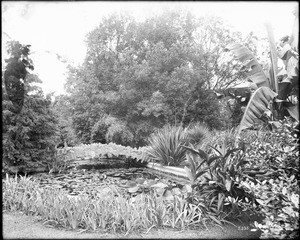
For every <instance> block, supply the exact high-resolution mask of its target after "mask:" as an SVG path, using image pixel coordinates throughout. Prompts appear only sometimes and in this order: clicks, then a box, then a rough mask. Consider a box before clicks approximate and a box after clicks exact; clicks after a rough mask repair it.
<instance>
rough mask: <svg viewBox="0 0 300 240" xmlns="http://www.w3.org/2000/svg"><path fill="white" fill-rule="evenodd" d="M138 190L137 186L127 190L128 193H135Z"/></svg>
mask: <svg viewBox="0 0 300 240" xmlns="http://www.w3.org/2000/svg"><path fill="white" fill-rule="evenodd" d="M139 189H140V187H139V186H135V187H131V188H128V192H130V193H136V192H137V191H138V190H139Z"/></svg>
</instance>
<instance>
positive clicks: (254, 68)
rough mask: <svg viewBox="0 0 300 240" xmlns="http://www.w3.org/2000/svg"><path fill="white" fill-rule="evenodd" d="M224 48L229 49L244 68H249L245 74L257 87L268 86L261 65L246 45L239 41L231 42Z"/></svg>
mask: <svg viewBox="0 0 300 240" xmlns="http://www.w3.org/2000/svg"><path fill="white" fill-rule="evenodd" d="M226 49H228V50H229V51H231V52H232V53H233V54H234V56H235V57H236V59H238V60H239V61H241V62H242V64H243V66H244V67H245V68H246V69H249V71H248V72H247V76H248V78H249V79H250V80H251V81H252V82H254V83H255V84H256V85H257V87H262V86H265V87H270V84H269V80H268V78H267V76H266V75H265V73H264V71H263V69H262V67H261V65H260V64H259V62H258V61H257V59H256V58H255V57H254V55H253V53H252V52H251V51H250V50H249V49H248V48H247V47H245V46H243V45H242V44H239V43H231V44H229V45H227V46H226Z"/></svg>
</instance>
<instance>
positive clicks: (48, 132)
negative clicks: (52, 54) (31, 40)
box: [2, 44, 57, 167]
mask: <svg viewBox="0 0 300 240" xmlns="http://www.w3.org/2000/svg"><path fill="white" fill-rule="evenodd" d="M9 46H14V47H16V46H17V47H18V49H14V50H13V51H11V52H12V53H13V54H15V55H16V56H22V49H24V46H23V45H21V44H17V45H13V44H11V45H9ZM27 46H28V45H27ZM11 58H12V57H11ZM11 58H10V59H11ZM18 66H19V65H15V67H16V69H15V70H14V68H13V67H12V65H10V66H8V68H9V69H10V70H9V71H11V72H17V71H18V70H19V68H18ZM3 75H4V76H3V77H4V78H5V73H4V74H3ZM4 82H5V81H4ZM39 82H41V80H40V79H39V78H38V77H37V76H36V75H33V74H26V77H25V79H24V80H23V81H22V84H24V85H23V86H22V87H21V89H23V90H22V91H23V93H22V94H23V96H22V97H23V100H22V101H21V98H20V99H18V100H20V101H21V102H22V106H21V105H19V103H20V102H17V103H18V104H17V105H16V102H13V101H12V100H11V98H10V96H9V94H8V91H7V88H6V85H7V84H3V82H2V113H3V118H2V133H3V139H2V143H3V155H2V157H3V164H4V165H8V166H11V165H23V166H33V167H34V166H38V165H43V166H47V163H50V162H51V161H53V159H54V153H55V139H56V132H57V125H56V124H57V122H56V118H55V115H54V114H53V112H52V110H51V98H50V96H46V97H45V96H44V94H43V92H42V90H41V88H40V87H38V86H37V85H36V83H39ZM8 84H10V83H8ZM20 96H21V95H20ZM13 100H15V99H13ZM16 108H17V110H18V111H16Z"/></svg>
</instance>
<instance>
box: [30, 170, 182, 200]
mask: <svg viewBox="0 0 300 240" xmlns="http://www.w3.org/2000/svg"><path fill="white" fill-rule="evenodd" d="M32 177H33V179H35V180H36V181H37V182H38V183H39V185H40V186H41V187H42V188H44V187H51V188H56V189H58V188H59V189H63V190H64V191H66V192H67V193H68V194H69V195H80V194H88V195H92V196H94V195H104V194H107V193H108V192H110V191H116V192H117V193H119V194H120V193H121V194H122V195H123V196H132V195H136V194H138V193H140V192H142V191H143V192H147V191H149V189H150V188H151V187H152V186H160V187H165V188H168V189H172V188H179V189H181V188H182V187H183V184H181V183H180V182H178V181H174V180H172V179H171V178H168V177H167V176H164V177H163V176H162V174H159V173H155V172H154V171H151V170H149V169H147V168H111V169H93V168H91V169H89V170H87V169H71V170H69V171H68V172H66V173H63V174H48V173H38V174H34V175H32Z"/></svg>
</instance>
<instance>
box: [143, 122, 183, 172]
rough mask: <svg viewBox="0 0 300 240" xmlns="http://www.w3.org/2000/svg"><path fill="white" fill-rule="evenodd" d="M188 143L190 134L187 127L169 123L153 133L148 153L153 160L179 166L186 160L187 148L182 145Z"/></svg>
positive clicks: (148, 156)
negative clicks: (188, 134)
mask: <svg viewBox="0 0 300 240" xmlns="http://www.w3.org/2000/svg"><path fill="white" fill-rule="evenodd" d="M187 143H188V136H187V130H186V129H185V128H183V127H181V126H179V127H176V126H170V125H167V126H165V127H164V128H162V129H160V130H158V131H157V132H156V133H154V134H152V136H151V137H150V139H149V148H147V149H146V155H147V158H148V159H149V160H151V161H155V162H159V163H161V164H163V165H169V166H178V165H179V164H180V163H181V162H182V161H184V160H185V152H186V150H185V149H184V148H182V147H181V145H187Z"/></svg>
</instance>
